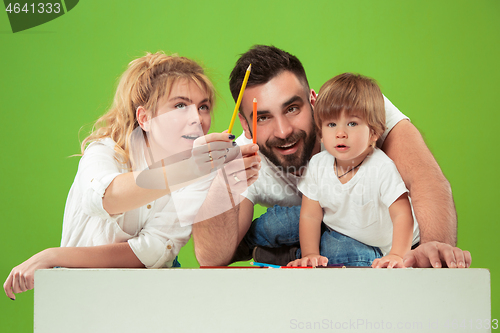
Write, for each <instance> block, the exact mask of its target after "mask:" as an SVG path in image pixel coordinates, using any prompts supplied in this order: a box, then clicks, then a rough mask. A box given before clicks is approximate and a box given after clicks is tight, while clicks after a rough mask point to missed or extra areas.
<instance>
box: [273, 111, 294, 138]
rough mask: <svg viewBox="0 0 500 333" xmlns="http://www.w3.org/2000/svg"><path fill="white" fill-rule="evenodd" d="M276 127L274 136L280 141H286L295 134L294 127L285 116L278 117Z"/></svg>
mask: <svg viewBox="0 0 500 333" xmlns="http://www.w3.org/2000/svg"><path fill="white" fill-rule="evenodd" d="M275 119H276V122H275V124H276V127H275V128H274V136H275V137H277V138H280V139H286V138H288V137H289V136H290V134H292V133H293V126H292V124H291V123H290V120H288V118H287V117H285V116H280V117H276V118H275Z"/></svg>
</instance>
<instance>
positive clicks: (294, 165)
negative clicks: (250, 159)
mask: <svg viewBox="0 0 500 333" xmlns="http://www.w3.org/2000/svg"><path fill="white" fill-rule="evenodd" d="M300 140H303V145H302V148H299V150H297V151H296V152H295V153H294V154H290V155H281V154H280V155H278V154H276V153H275V152H274V151H273V149H272V148H273V147H282V146H285V145H287V144H291V143H294V142H297V143H298V141H300ZM315 144H316V130H315V127H314V122H313V123H312V126H311V128H310V130H309V136H308V135H307V133H306V132H305V131H304V130H297V131H294V132H293V133H292V134H291V135H290V136H289V137H287V138H286V139H280V138H274V139H269V140H267V141H266V143H265V144H263V145H260V147H259V149H260V152H261V153H262V154H264V156H266V157H267V158H268V159H269V160H270V161H271V162H272V163H273V164H274V165H276V166H277V167H279V168H281V169H282V171H283V172H289V173H294V174H297V173H298V174H301V173H302V167H304V166H306V165H307V162H308V161H309V159H310V158H311V154H312V151H313V149H314V145H315Z"/></svg>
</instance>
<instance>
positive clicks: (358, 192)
mask: <svg viewBox="0 0 500 333" xmlns="http://www.w3.org/2000/svg"><path fill="white" fill-rule="evenodd" d="M334 161H335V158H334V157H333V156H332V155H330V153H328V152H327V151H323V152H321V153H319V154H316V155H315V156H313V158H312V159H311V161H310V163H309V165H308V167H307V170H306V173H305V175H304V176H303V177H302V179H301V181H300V182H299V185H298V187H299V190H300V191H301V192H302V193H303V194H304V195H305V196H307V197H308V198H309V199H311V200H315V201H318V202H319V204H320V206H321V207H322V208H323V212H324V217H323V222H324V223H325V224H326V225H327V226H329V227H330V228H332V229H333V230H335V231H337V232H339V233H341V234H344V235H346V236H349V237H351V238H354V239H356V240H358V241H360V242H362V243H364V244H367V245H370V246H377V247H379V248H380V250H381V251H382V253H383V254H384V255H386V254H387V253H388V252H389V251H390V249H391V246H392V221H391V217H390V215H389V206H390V205H391V204H392V203H393V202H394V201H396V199H398V198H399V197H400V196H401V195H402V194H404V193H406V192H408V190H407V189H406V187H405V184H404V182H403V179H402V178H401V176H400V174H399V172H398V170H397V169H396V166H395V165H394V162H393V161H392V160H391V159H390V158H389V157H387V155H385V153H384V152H383V151H382V150H380V149H378V148H375V150H374V151H373V153H372V154H370V155H368V156H367V157H366V158H365V160H364V161H363V164H362V165H361V166H360V168H359V169H358V171H357V173H356V174H355V175H354V176H353V178H352V179H351V180H349V181H348V182H347V183H346V184H342V183H341V182H340V180H339V179H338V178H337V175H336V174H335V171H334V168H333V165H334ZM417 241H418V224H417V222H416V221H415V222H414V227H413V244H415V243H416V242H417Z"/></svg>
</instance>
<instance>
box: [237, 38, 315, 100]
mask: <svg viewBox="0 0 500 333" xmlns="http://www.w3.org/2000/svg"><path fill="white" fill-rule="evenodd" d="M250 64H252V71H251V73H250V77H249V78H248V83H247V87H252V86H257V85H260V84H264V83H267V82H269V81H270V80H271V79H273V78H274V77H276V76H278V75H279V74H281V73H282V72H284V71H290V72H292V73H293V74H295V75H296V76H297V78H298V79H299V80H300V82H302V84H303V85H304V88H305V89H306V90H307V92H309V83H308V82H307V77H306V71H305V70H304V67H303V66H302V63H301V62H300V61H299V59H297V57H295V56H294V55H291V54H290V53H288V52H285V51H283V50H281V49H278V48H277V47H275V46H268V45H254V46H252V48H251V49H250V50H248V51H247V52H245V53H243V54H242V55H241V57H240V58H239V59H238V61H237V62H236V66H234V68H233V71H232V72H231V74H230V75H229V89H230V90H231V94H232V95H233V99H234V100H235V101H236V100H237V99H238V94H239V93H240V89H241V85H242V83H243V78H244V77H245V72H246V70H247V68H248V65H250Z"/></svg>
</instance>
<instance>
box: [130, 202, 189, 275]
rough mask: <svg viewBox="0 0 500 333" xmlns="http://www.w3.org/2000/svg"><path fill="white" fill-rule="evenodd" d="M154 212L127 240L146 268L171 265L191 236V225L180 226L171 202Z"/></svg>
mask: <svg viewBox="0 0 500 333" xmlns="http://www.w3.org/2000/svg"><path fill="white" fill-rule="evenodd" d="M167 207H168V209H166V210H164V211H162V212H158V213H156V214H155V215H154V216H153V217H152V218H151V219H149V220H148V221H147V222H146V224H145V225H144V226H143V228H142V229H141V231H140V232H139V234H138V235H137V236H136V237H134V238H131V239H129V240H128V243H129V245H130V248H131V249H132V251H133V252H134V254H135V255H136V256H137V258H138V259H139V260H140V261H141V262H142V263H143V264H144V266H146V267H147V268H160V267H171V266H172V262H173V260H174V259H175V257H176V256H177V255H178V254H179V251H180V250H181V248H182V247H183V246H184V245H186V243H187V242H188V241H189V238H190V237H191V230H192V229H191V226H186V227H181V226H180V225H179V221H178V219H177V213H176V212H175V209H173V204H172V203H170V204H169V205H167Z"/></svg>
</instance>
